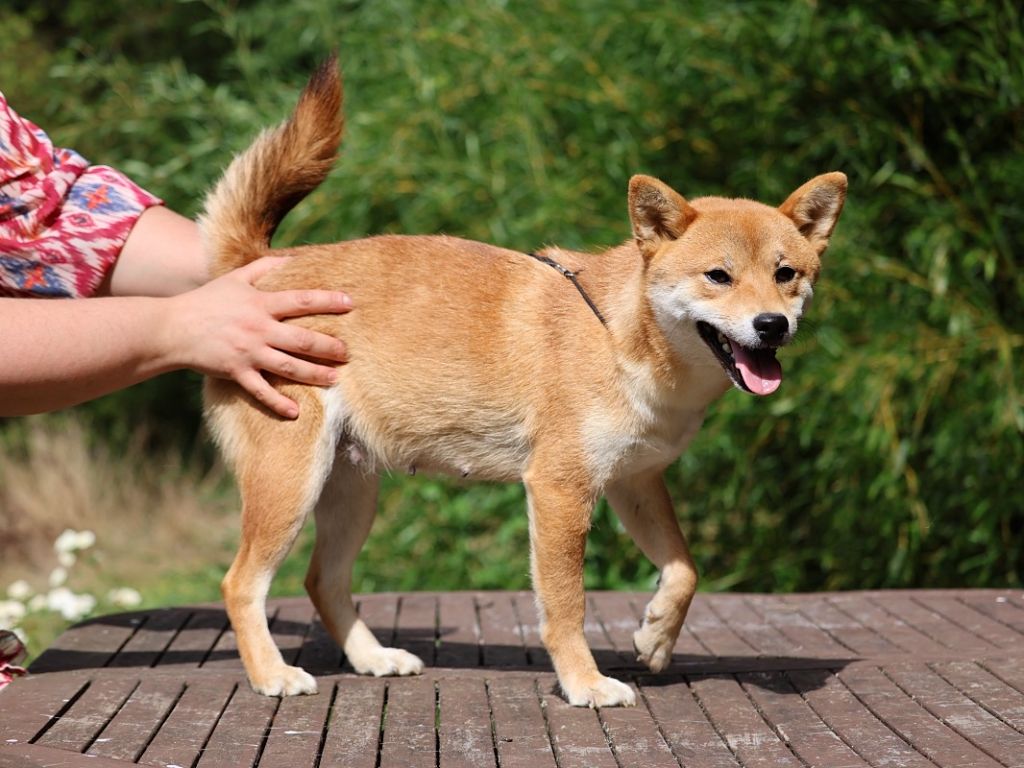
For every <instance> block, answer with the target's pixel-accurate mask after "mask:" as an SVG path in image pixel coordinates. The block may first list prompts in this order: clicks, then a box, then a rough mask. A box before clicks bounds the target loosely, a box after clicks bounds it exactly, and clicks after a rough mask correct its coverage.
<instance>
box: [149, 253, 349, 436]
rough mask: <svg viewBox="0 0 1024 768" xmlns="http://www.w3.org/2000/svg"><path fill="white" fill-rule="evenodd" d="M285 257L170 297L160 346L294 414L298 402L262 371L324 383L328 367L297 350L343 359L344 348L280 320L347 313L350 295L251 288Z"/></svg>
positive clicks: (331, 377)
mask: <svg viewBox="0 0 1024 768" xmlns="http://www.w3.org/2000/svg"><path fill="white" fill-rule="evenodd" d="M286 258H287V257H281V256H267V257H264V258H262V259H258V260H257V261H254V262H252V263H251V264H248V265H246V266H244V267H242V268H241V269H236V270H235V271H233V272H229V273H228V274H226V275H222V276H221V277H218V278H216V279H215V280H211V281H210V282H209V283H206V284H205V285H203V286H202V287H200V288H196V289H195V290H192V291H188V292H187V293H182V294H180V295H178V296H175V297H173V298H171V299H168V302H169V303H170V304H171V306H170V313H169V318H168V321H167V328H168V331H169V333H168V334H167V341H166V345H167V349H168V355H169V357H170V358H171V359H172V360H173V361H174V362H175V363H176V364H178V365H181V366H184V367H187V368H192V369H193V370H196V371H199V372H200V373H204V374H206V375H208V376H217V377H219V378H230V379H234V380H235V381H236V382H238V384H239V385H241V386H242V387H243V388H244V389H245V390H246V391H247V392H248V393H249V394H250V395H252V396H253V397H254V398H255V399H256V400H257V401H259V402H260V403H262V404H263V405H264V406H266V407H267V408H269V409H270V410H272V411H273V412H274V413H276V414H278V415H279V416H282V417H284V418H287V419H294V418H296V417H297V416H298V415H299V407H298V404H296V403H295V401H293V400H291V399H289V398H287V397H285V396H284V395H282V394H281V393H280V392H278V391H277V390H276V389H274V388H273V387H272V386H270V384H269V383H268V382H267V380H266V379H265V378H264V377H263V374H262V373H261V371H267V372H268V373H274V374H277V375H278V376H282V377H284V378H286V379H291V380H293V381H297V382H301V383H303V384H315V385H318V386H329V385H331V384H333V383H334V382H335V381H336V380H337V372H336V371H335V369H334V367H332V366H329V365H319V364H317V363H313V362H310V361H309V360H305V359H303V357H312V358H318V359H321V360H334V361H337V362H339V363H343V362H345V361H346V360H347V356H346V355H347V353H346V349H345V345H344V344H343V343H342V342H341V341H339V340H338V339H336V338H334V337H333V336H328V335H327V334H323V333H317V332H316V331H311V330H309V329H308V328H301V327H299V326H297V325H290V324H287V323H283V322H281V321H282V320H284V319H285V318H288V317H301V316H303V315H315V314H328V313H340V312H347V311H349V310H350V309H351V308H352V302H351V299H349V297H348V296H346V295H345V294H343V293H338V292H334V291H320V290H300V291H261V290H259V289H257V288H255V287H254V285H253V284H254V283H255V282H256V281H257V280H258V279H259V278H260V277H261V276H263V275H264V274H266V273H267V272H269V271H270V270H272V269H274V268H275V267H277V266H279V265H280V264H282V263H283V262H284V260H285V259H286ZM296 354H298V355H302V356H303V357H296Z"/></svg>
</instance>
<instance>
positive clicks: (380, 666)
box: [349, 648, 423, 677]
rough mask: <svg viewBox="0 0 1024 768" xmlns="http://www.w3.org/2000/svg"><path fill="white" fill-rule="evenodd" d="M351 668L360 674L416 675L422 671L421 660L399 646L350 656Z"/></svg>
mask: <svg viewBox="0 0 1024 768" xmlns="http://www.w3.org/2000/svg"><path fill="white" fill-rule="evenodd" d="M349 661H350V662H352V668H353V669H355V671H356V672H358V673H359V674H361V675H373V676H374V677H385V676H388V675H418V674H420V673H421V672H423V662H422V661H421V660H420V657H419V656H414V655H413V654H411V653H409V652H408V651H403V650H402V649H401V648H375V649H374V650H372V651H367V652H366V653H364V654H362V655H361V656H360V658H358V659H355V658H352V657H351V656H350V657H349Z"/></svg>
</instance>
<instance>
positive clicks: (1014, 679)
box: [982, 658, 1024, 692]
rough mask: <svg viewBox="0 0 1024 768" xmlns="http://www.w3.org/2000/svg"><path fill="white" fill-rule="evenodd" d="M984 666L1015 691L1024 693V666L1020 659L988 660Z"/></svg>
mask: <svg viewBox="0 0 1024 768" xmlns="http://www.w3.org/2000/svg"><path fill="white" fill-rule="evenodd" d="M982 666H983V667H984V668H985V669H986V670H988V671H989V672H991V673H992V674H993V675H995V676H996V677H998V678H999V679H1000V680H1002V681H1003V682H1005V683H1006V684H1007V685H1009V686H1010V687H1011V688H1013V689H1014V690H1016V691H1021V692H1024V664H1022V663H1021V660H1020V659H1019V658H1010V659H986V660H985V661H984V662H982Z"/></svg>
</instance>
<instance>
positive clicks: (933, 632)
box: [881, 595, 998, 653]
mask: <svg viewBox="0 0 1024 768" xmlns="http://www.w3.org/2000/svg"><path fill="white" fill-rule="evenodd" d="M881 605H883V606H884V608H885V610H887V611H888V612H889V613H891V614H892V615H894V616H898V617H899V618H900V619H901V620H902V621H905V622H906V623H907V624H909V625H911V626H913V627H914V628H916V629H918V630H920V631H921V632H923V633H924V634H926V635H928V637H930V638H932V639H933V640H934V641H935V642H936V643H938V644H939V645H941V646H944V647H945V648H946V649H950V648H952V649H955V650H956V651H957V652H958V653H959V652H962V651H978V652H981V653H984V652H990V651H992V650H994V649H995V648H997V647H998V646H996V645H994V644H993V643H990V642H989V641H988V640H986V639H985V638H984V637H979V636H978V635H976V634H974V633H973V632H969V631H968V630H966V629H964V628H963V627H960V626H958V625H957V624H955V623H954V622H952V621H950V620H949V619H947V618H946V617H945V616H943V615H941V614H940V613H937V612H936V611H934V610H931V609H929V608H928V607H926V606H924V605H922V604H921V603H920V602H919V601H918V600H917V599H916V598H914V597H912V596H910V595H886V596H885V599H884V600H883V601H881ZM947 652H948V650H947Z"/></svg>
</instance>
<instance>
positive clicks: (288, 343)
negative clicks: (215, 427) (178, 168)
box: [0, 208, 351, 418]
mask: <svg viewBox="0 0 1024 768" xmlns="http://www.w3.org/2000/svg"><path fill="white" fill-rule="evenodd" d="M280 261H281V259H280V258H279V257H276V258H266V259H261V260H259V261H256V262H253V263H252V264H249V265H248V266H246V267H244V268H243V269H239V270H236V271H234V272H232V273H229V274H227V275H224V276H223V277H220V278H218V279H216V280H213V281H210V282H209V283H206V284H203V283H204V281H205V279H206V267H205V260H204V259H203V256H202V248H201V243H200V238H199V233H198V228H197V227H196V225H195V224H194V223H193V222H191V221H190V220H188V219H185V218H183V217H180V216H178V215H177V214H174V213H173V212H171V211H167V210H166V209H163V208H150V209H148V210H147V211H146V213H144V214H143V215H142V216H141V217H140V219H139V221H138V223H137V224H136V226H135V227H134V228H133V230H132V232H131V234H130V235H129V237H128V239H127V241H126V242H125V246H124V248H123V249H122V252H121V255H120V257H119V258H118V262H117V263H116V264H115V267H114V269H113V270H112V271H111V273H110V274H108V277H107V279H106V280H105V281H104V284H103V286H101V289H100V294H101V296H100V297H98V298H90V299H82V300H52V299H0V339H2V345H3V347H2V348H3V358H2V362H0V416H17V415H24V414H28V413H38V412H41V411H47V410H53V409H56V408H62V407H66V406H70V405H75V404H77V403H81V402H85V401H86V400H90V399H92V398H95V397H99V396H100V395H104V394H107V393H109V392H113V391H115V390H118V389H121V388H123V387H127V386H130V385H132V384H136V383H138V382H140V381H143V380H145V379H148V378H151V377H153V376H156V375H158V374H161V373H165V372H167V371H171V370H175V369H179V368H191V369H193V370H197V371H199V372H200V373H205V374H208V375H212V376H219V377H222V378H233V379H234V380H235V381H237V382H238V383H239V384H240V385H241V386H242V387H244V388H245V389H246V391H248V392H249V394H250V395H252V396H253V397H254V398H256V399H257V400H258V401H260V402H261V403H263V404H264V405H266V406H267V407H269V408H271V409H272V410H273V411H274V412H276V413H278V414H279V415H281V416H283V417H285V418H294V417H295V416H296V415H297V413H298V409H297V406H296V404H295V403H294V402H293V401H292V400H290V399H289V398H286V397H284V396H283V395H282V394H280V393H279V392H278V391H277V390H275V389H274V388H273V387H272V386H270V384H269V383H268V382H267V381H266V379H264V378H263V376H262V374H261V373H260V371H261V370H266V371H270V372H272V373H276V374H279V375H281V376H284V377H285V378H289V379H293V380H296V381H301V382H303V383H307V384H315V385H328V384H330V383H331V381H332V380H333V377H334V376H335V371H334V368H333V366H330V365H320V364H316V363H313V362H310V361H309V360H306V359H303V358H316V359H321V360H324V361H328V362H329V361H335V362H343V361H344V360H345V347H344V344H343V343H342V342H341V341H339V340H338V339H334V338H332V337H330V336H326V335H324V334H318V333H314V332H312V331H309V330H307V329H303V328H299V327H298V326H295V325H289V324H286V323H282V322H280V321H281V320H283V319H285V318H287V317H296V316H299V315H306V314H317V313H328V312H344V311H347V310H348V309H349V308H350V307H351V304H350V302H349V300H348V299H347V297H345V296H344V295H343V294H341V293H337V292H329V291H281V292H274V293H269V292H263V291H260V290H257V289H256V288H254V287H253V285H252V284H253V283H254V282H255V281H256V280H257V279H258V278H259V276H260V275H262V274H264V273H266V272H267V271H269V270H270V269H272V268H273V267H274V266H277V264H278V263H279V262H280ZM194 285H199V287H198V288H195V287H193V286H194ZM189 288H192V289H191V290H188V289H189ZM125 293H141V294H148V295H135V296H129V295H123V294H125ZM172 294H173V295H172ZM289 353H298V354H300V355H302V357H295V356H293V355H291V354H289Z"/></svg>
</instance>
